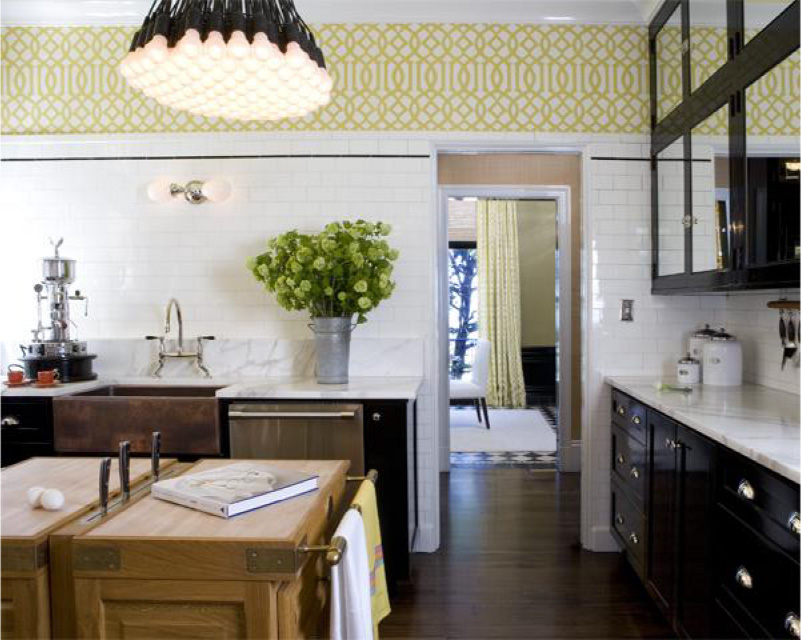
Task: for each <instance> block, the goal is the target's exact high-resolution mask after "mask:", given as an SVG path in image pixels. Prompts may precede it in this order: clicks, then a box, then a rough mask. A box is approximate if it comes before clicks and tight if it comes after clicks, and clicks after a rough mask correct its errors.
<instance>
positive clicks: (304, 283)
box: [248, 220, 398, 323]
mask: <svg viewBox="0 0 801 641" xmlns="http://www.w3.org/2000/svg"><path fill="white" fill-rule="evenodd" d="M391 231H392V227H390V226H389V225H387V224H386V223H380V222H379V223H369V222H367V221H364V220H357V221H356V222H350V221H344V222H336V223H330V224H329V225H326V227H325V229H324V230H323V231H322V232H321V233H319V234H302V233H300V232H298V231H297V230H292V231H288V232H286V233H285V234H281V235H280V236H276V237H275V238H271V239H270V240H269V241H268V242H267V251H266V252H264V253H263V254H260V255H259V256H256V257H255V258H250V259H248V268H249V269H250V270H251V271H252V272H253V275H254V276H255V277H256V280H258V281H261V282H262V283H264V287H265V289H267V291H268V292H271V293H273V294H275V298H276V300H277V301H278V304H279V305H280V306H281V307H283V308H284V309H288V310H303V309H307V310H309V314H311V316H312V318H317V317H328V318H330V317H333V316H347V317H351V316H353V315H354V314H355V315H357V316H358V322H359V323H363V322H365V321H366V320H367V316H366V315H367V312H369V311H370V310H372V309H375V308H376V307H377V306H378V304H379V303H380V302H381V301H382V300H386V299H387V298H389V297H390V296H391V295H392V292H393V291H394V289H395V283H394V282H393V281H392V267H393V263H394V262H395V261H396V260H397V258H398V251H397V250H396V249H392V248H391V247H390V246H389V243H387V241H386V240H384V237H386V236H389V234H390V232H391Z"/></svg>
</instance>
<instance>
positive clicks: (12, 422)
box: [0, 416, 19, 427]
mask: <svg viewBox="0 0 801 641" xmlns="http://www.w3.org/2000/svg"><path fill="white" fill-rule="evenodd" d="M0 425H2V426H3V427H16V426H17V425H19V419H18V418H17V417H16V416H6V417H5V418H3V420H2V421H0Z"/></svg>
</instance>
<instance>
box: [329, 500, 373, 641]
mask: <svg viewBox="0 0 801 641" xmlns="http://www.w3.org/2000/svg"><path fill="white" fill-rule="evenodd" d="M334 536H335V537H336V536H341V537H342V538H344V539H345V541H346V545H345V552H344V554H343V555H342V559H341V560H340V561H339V563H337V564H336V565H334V566H332V567H331V630H330V632H331V639H368V640H372V638H373V614H372V602H371V599H370V567H369V563H368V561H367V539H366V538H365V534H364V523H363V521H362V515H361V514H359V512H358V511H357V510H348V511H347V512H346V513H345V516H344V517H343V518H342V520H341V521H340V523H339V526H338V527H337V531H336V532H335V533H334Z"/></svg>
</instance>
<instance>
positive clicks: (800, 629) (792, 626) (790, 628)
mask: <svg viewBox="0 0 801 641" xmlns="http://www.w3.org/2000/svg"><path fill="white" fill-rule="evenodd" d="M784 629H785V630H787V632H789V633H790V636H791V637H793V638H794V639H801V620H799V618H798V615H797V614H796V613H795V612H788V613H787V616H786V617H785V618H784Z"/></svg>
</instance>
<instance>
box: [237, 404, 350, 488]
mask: <svg viewBox="0 0 801 641" xmlns="http://www.w3.org/2000/svg"><path fill="white" fill-rule="evenodd" d="M228 426H229V427H228V429H229V440H230V445H231V458H235V459H251V458H259V459H322V460H330V459H341V460H348V461H350V462H351V465H350V473H351V474H364V429H363V427H364V426H363V411H362V406H361V405H360V404H358V403H260V402H256V403H234V404H232V405H230V406H229V408H228Z"/></svg>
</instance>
